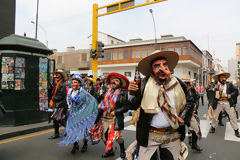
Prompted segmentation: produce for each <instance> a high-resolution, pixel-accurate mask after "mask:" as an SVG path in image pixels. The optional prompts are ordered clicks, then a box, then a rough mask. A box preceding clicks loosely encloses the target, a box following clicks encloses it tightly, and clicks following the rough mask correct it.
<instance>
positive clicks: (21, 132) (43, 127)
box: [0, 125, 53, 141]
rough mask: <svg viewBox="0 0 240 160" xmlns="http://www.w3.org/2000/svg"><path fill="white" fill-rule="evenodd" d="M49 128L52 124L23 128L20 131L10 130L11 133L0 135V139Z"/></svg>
mask: <svg viewBox="0 0 240 160" xmlns="http://www.w3.org/2000/svg"><path fill="white" fill-rule="evenodd" d="M51 128H53V126H52V125H46V126H42V127H36V128H30V129H25V130H21V131H15V132H11V133H5V134H2V135H0V141H1V140H4V139H8V138H13V137H17V136H22V135H26V134H30V133H35V132H39V131H43V130H46V129H51Z"/></svg>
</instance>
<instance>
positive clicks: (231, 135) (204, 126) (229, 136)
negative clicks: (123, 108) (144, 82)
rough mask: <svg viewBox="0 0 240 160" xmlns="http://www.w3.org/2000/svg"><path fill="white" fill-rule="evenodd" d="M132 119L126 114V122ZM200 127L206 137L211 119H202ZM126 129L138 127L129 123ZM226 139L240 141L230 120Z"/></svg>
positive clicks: (134, 129) (130, 129)
mask: <svg viewBox="0 0 240 160" xmlns="http://www.w3.org/2000/svg"><path fill="white" fill-rule="evenodd" d="M131 119H132V117H131V116H126V117H125V119H124V122H125V123H127V122H129V121H130V120H131ZM238 126H240V122H239V123H238ZM200 128H201V132H202V138H206V137H207V136H208V134H209V131H210V128H211V125H210V121H209V120H200ZM124 130H125V131H136V127H135V126H134V125H128V126H126V127H125V128H124ZM224 140H227V141H235V142H240V138H237V137H236V136H235V133H234V130H233V129H232V127H231V125H230V123H229V122H227V123H226V127H225V137H224Z"/></svg>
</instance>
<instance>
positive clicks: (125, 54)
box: [124, 48, 128, 59]
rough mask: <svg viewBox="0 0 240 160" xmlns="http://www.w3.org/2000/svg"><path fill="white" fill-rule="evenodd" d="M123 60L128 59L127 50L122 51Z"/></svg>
mask: <svg viewBox="0 0 240 160" xmlns="http://www.w3.org/2000/svg"><path fill="white" fill-rule="evenodd" d="M124 59H128V48H125V49H124Z"/></svg>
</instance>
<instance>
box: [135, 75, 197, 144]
mask: <svg viewBox="0 0 240 160" xmlns="http://www.w3.org/2000/svg"><path fill="white" fill-rule="evenodd" d="M148 78H149V77H145V78H144V79H143V80H142V90H141V92H142V94H141V95H139V96H135V97H134V98H133V99H131V100H130V101H131V106H130V107H131V108H130V109H133V110H136V109H137V108H139V107H140V104H141V101H142V95H143V93H144V89H145V86H146V83H147V81H148ZM177 79H178V78H177ZM178 81H179V83H180V85H181V87H182V89H183V91H184V93H185V95H186V106H185V108H184V110H183V111H182V112H181V113H180V115H179V116H180V117H181V118H182V119H183V120H184V122H185V123H189V122H190V120H191V117H192V113H193V108H194V107H193V106H194V100H193V98H192V97H191V96H189V93H188V88H187V85H186V84H185V83H184V82H182V81H181V80H180V79H178ZM153 116H154V114H149V113H145V112H144V110H143V109H142V108H141V109H140V117H139V120H138V123H137V141H138V144H139V145H140V146H144V147H147V146H148V137H149V129H150V123H151V121H152V118H153ZM180 129H181V136H183V138H181V140H182V141H183V140H184V137H185V126H183V127H180ZM182 132H184V133H182Z"/></svg>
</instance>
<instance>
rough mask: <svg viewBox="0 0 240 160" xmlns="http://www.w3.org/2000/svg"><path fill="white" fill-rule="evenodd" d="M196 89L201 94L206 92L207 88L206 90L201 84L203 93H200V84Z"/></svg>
mask: <svg viewBox="0 0 240 160" xmlns="http://www.w3.org/2000/svg"><path fill="white" fill-rule="evenodd" d="M196 91H197V92H198V93H199V94H201V93H204V92H205V90H204V88H203V86H201V93H200V86H199V85H198V86H197V87H196Z"/></svg>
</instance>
